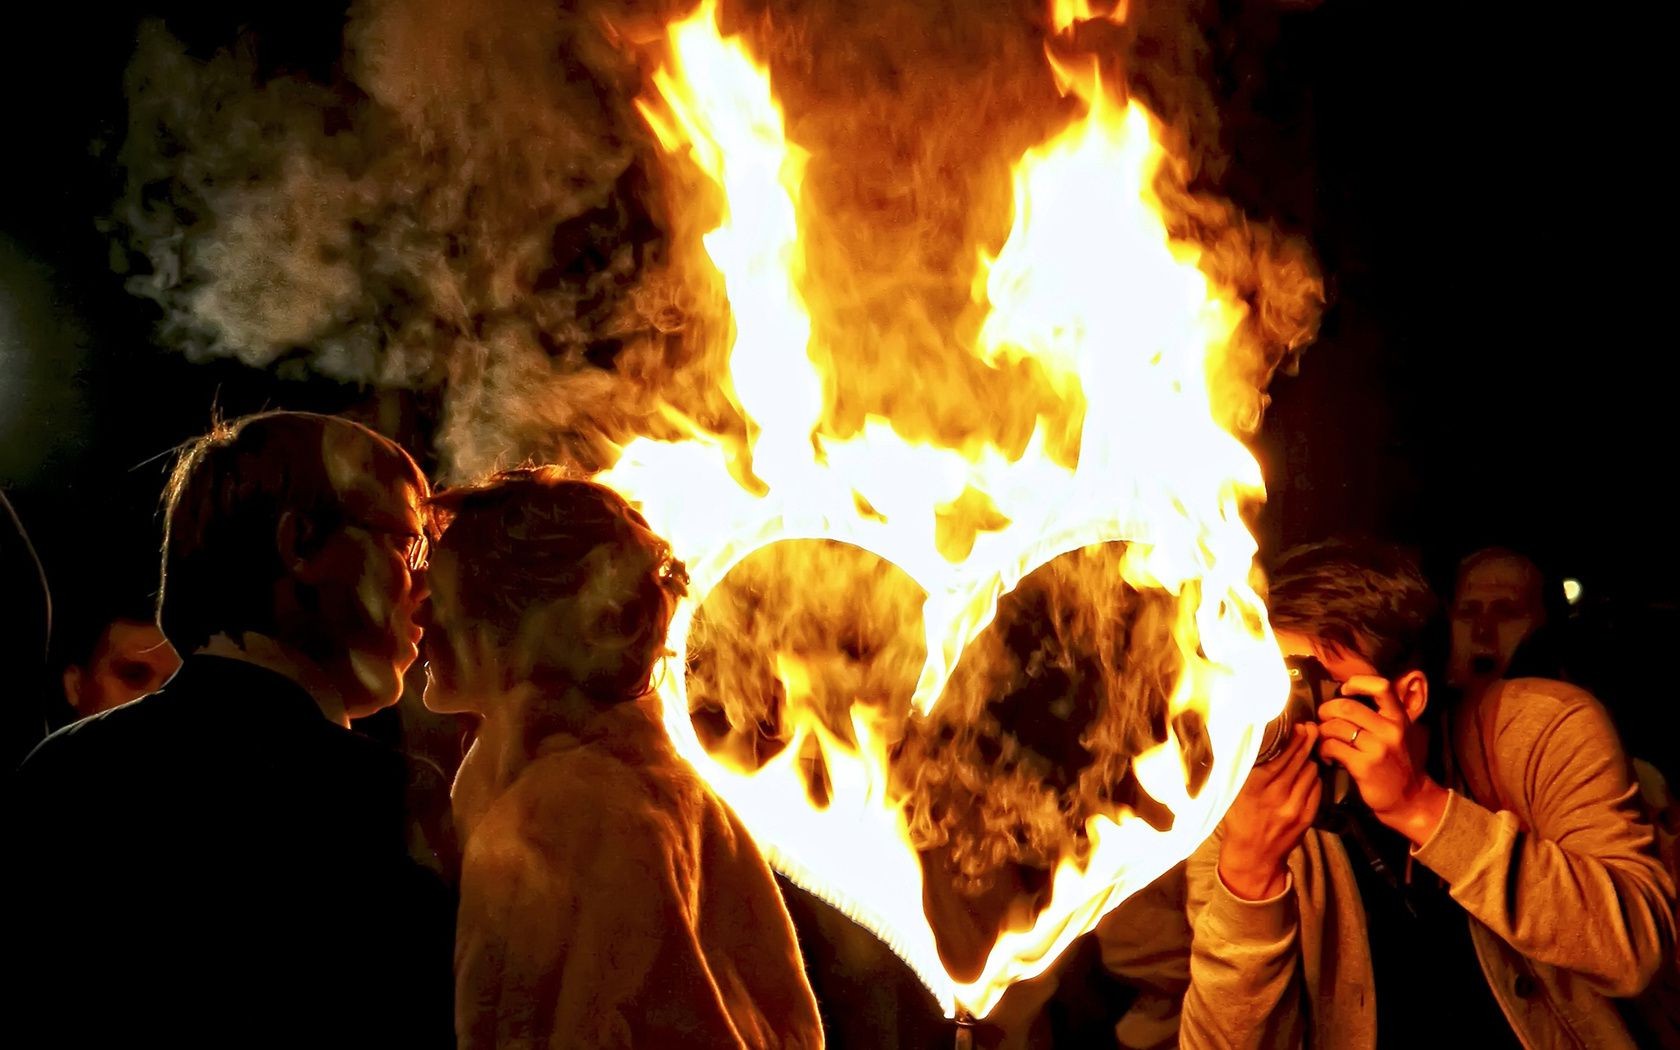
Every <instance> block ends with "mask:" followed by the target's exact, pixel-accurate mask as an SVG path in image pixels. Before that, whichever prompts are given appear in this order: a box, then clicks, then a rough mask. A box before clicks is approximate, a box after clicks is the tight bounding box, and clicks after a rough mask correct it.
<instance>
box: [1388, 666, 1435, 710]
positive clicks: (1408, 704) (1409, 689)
mask: <svg viewBox="0 0 1680 1050" xmlns="http://www.w3.org/2000/svg"><path fill="white" fill-rule="evenodd" d="M1394 696H1395V698H1396V699H1398V700H1399V701H1400V706H1401V707H1403V708H1405V709H1406V720H1407V721H1409V722H1416V721H1417V720H1418V719H1420V718H1422V717H1423V713H1424V712H1425V711H1427V710H1428V709H1429V676H1428V675H1426V674H1424V673H1423V672H1422V671H1407V672H1406V673H1405V674H1403V675H1401V676H1400V677H1399V678H1397V679H1395V682H1394Z"/></svg>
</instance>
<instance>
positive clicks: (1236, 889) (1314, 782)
mask: <svg viewBox="0 0 1680 1050" xmlns="http://www.w3.org/2000/svg"><path fill="white" fill-rule="evenodd" d="M1288 734H1289V736H1288V739H1287V741H1286V742H1285V743H1284V744H1283V746H1282V748H1281V749H1280V750H1279V751H1278V753H1277V754H1276V755H1275V756H1274V757H1273V760H1272V761H1269V762H1265V763H1257V764H1256V765H1255V766H1254V768H1253V769H1252V770H1250V771H1249V774H1248V780H1247V781H1246V782H1245V783H1244V784H1243V787H1242V791H1241V792H1239V793H1238V794H1237V798H1236V801H1234V802H1232V803H1231V808H1230V810H1229V811H1228V812H1227V813H1226V815H1225V839H1224V841H1223V842H1222V843H1221V844H1220V848H1219V877H1220V879H1221V880H1222V881H1223V882H1224V883H1225V887H1226V889H1228V890H1230V891H1231V892H1232V893H1233V894H1235V895H1236V896H1238V897H1241V898H1243V899H1245V900H1265V899H1266V898H1268V897H1275V896H1277V895H1278V894H1279V893H1282V892H1283V890H1284V887H1285V886H1287V885H1288V884H1289V869H1288V867H1287V865H1286V861H1287V860H1288V857H1289V854H1290V852H1291V851H1292V850H1294V848H1295V847H1296V845H1297V844H1299V843H1300V841H1301V836H1303V835H1305V834H1306V832H1307V829H1308V828H1310V827H1312V823H1313V818H1314V817H1315V816H1317V814H1318V804H1319V794H1320V791H1321V790H1322V786H1323V777H1322V775H1321V774H1320V772H1319V768H1318V763H1316V762H1314V761H1313V757H1312V752H1313V744H1314V743H1316V742H1317V740H1318V737H1319V731H1318V726H1316V725H1314V724H1313V723H1312V722H1300V723H1297V724H1294V725H1292V726H1290V727H1289V729H1288Z"/></svg>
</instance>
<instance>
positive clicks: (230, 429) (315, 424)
mask: <svg viewBox="0 0 1680 1050" xmlns="http://www.w3.org/2000/svg"><path fill="white" fill-rule="evenodd" d="M335 430H340V431H342V434H343V436H346V437H349V438H351V439H352V440H356V441H361V442H365V443H366V446H367V447H368V448H369V450H370V451H371V453H372V454H373V455H374V456H375V457H389V459H390V461H391V463H392V465H393V467H395V468H396V472H397V473H399V474H407V475H409V476H410V477H411V479H412V480H413V482H414V484H415V485H416V486H417V487H419V488H420V490H421V492H425V491H426V482H425V478H424V476H423V475H422V474H421V473H420V471H419V468H418V467H416V466H415V465H414V461H413V460H411V459H410V458H409V457H408V454H407V453H405V452H404V451H403V450H402V449H401V448H400V447H398V446H397V445H396V444H395V443H393V442H391V441H389V440H387V439H386V438H384V437H381V436H380V435H379V434H377V433H375V432H374V431H372V430H369V429H368V428H366V427H364V426H362V425H361V424H359V423H354V422H351V421H350V420H348V419H340V418H338V417H336V416H326V415H317V414H315V413H310V412H264V413H261V414H258V415H252V416H245V417H244V418H241V419H236V420H233V421H231V422H226V423H222V422H218V423H217V424H216V425H215V427H214V428H213V429H212V430H211V431H210V433H208V434H206V435H204V436H203V437H200V438H197V439H195V440H194V441H192V442H190V443H189V444H188V445H187V446H186V447H185V448H184V449H183V450H182V452H181V455H180V457H179V458H178V459H177V460H176V462H175V469H174V471H173V472H172V473H171V474H170V478H169V483H168V485H166V486H165V488H164V536H163V573H162V579H161V583H160V587H159V591H158V606H157V609H158V626H159V627H161V628H162V630H163V633H164V637H166V638H168V639H169V640H170V642H172V643H173V644H174V646H175V648H176V649H177V650H179V651H180V652H181V653H182V654H183V655H186V654H189V653H191V652H193V651H194V650H196V649H198V648H200V647H201V646H203V645H204V644H205V643H206V642H207V641H209V640H210V638H211V637H212V636H213V635H216V634H229V635H232V636H234V637H238V636H239V635H241V634H244V633H245V632H247V631H251V632H257V633H267V632H270V631H272V630H273V629H274V593H273V587H274V583H275V581H276V580H278V579H280V577H281V576H282V575H283V574H284V571H285V567H284V566H283V565H281V564H280V552H279V549H278V548H277V547H276V545H275V538H276V529H277V528H278V525H279V522H280V516H281V514H282V513H284V512H286V511H290V512H292V513H294V514H297V515H299V516H301V517H303V518H306V519H308V520H310V521H312V522H314V523H315V524H316V525H317V526H319V527H320V528H322V529H328V528H332V527H335V526H336V525H337V524H339V523H340V520H341V519H342V517H343V498H342V496H341V495H340V493H339V491H338V489H337V488H335V487H334V485H333V479H332V473H331V467H330V465H329V464H328V463H327V462H326V455H325V452H326V447H327V439H328V437H329V436H330V435H331V434H332V432H333V431H335Z"/></svg>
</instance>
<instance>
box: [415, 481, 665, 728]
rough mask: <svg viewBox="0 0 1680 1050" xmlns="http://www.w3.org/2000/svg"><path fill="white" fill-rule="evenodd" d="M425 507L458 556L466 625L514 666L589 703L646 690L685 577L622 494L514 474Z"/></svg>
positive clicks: (459, 602) (444, 495) (459, 600)
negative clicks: (555, 676)
mask: <svg viewBox="0 0 1680 1050" xmlns="http://www.w3.org/2000/svg"><path fill="white" fill-rule="evenodd" d="M431 509H432V511H433V513H434V514H435V515H436V517H437V520H438V521H439V523H440V524H441V525H442V526H443V529H444V531H443V538H442V540H441V541H440V547H441V548H442V549H445V550H449V551H452V552H454V553H455V554H456V555H457V557H458V565H459V568H458V572H457V575H458V579H457V580H456V581H454V582H455V586H456V587H457V588H458V589H457V592H456V593H455V594H454V595H453V598H454V602H455V605H456V608H457V609H458V611H459V614H460V615H461V616H462V617H463V618H464V619H465V621H466V622H468V623H469V624H471V625H473V626H475V627H477V628H480V629H484V630H487V631H489V632H490V635H491V637H492V638H493V639H494V641H495V642H496V643H497V644H498V645H500V646H504V647H509V646H521V647H523V649H524V651H523V652H522V653H521V658H522V660H523V661H524V663H525V666H524V667H523V670H526V671H534V672H537V673H541V672H542V671H545V670H546V671H549V672H557V673H560V674H562V675H564V676H565V677H566V678H567V679H568V680H570V681H572V682H573V683H575V684H576V685H578V686H579V687H581V688H582V689H583V690H584V692H585V693H586V694H587V695H589V696H591V697H592V698H594V699H596V700H598V701H602V702H607V703H613V702H617V701H620V700H627V699H632V698H634V697H636V696H639V695H642V694H643V693H645V692H646V691H647V688H648V685H649V682H650V680H651V678H652V675H653V671H654V668H655V667H656V666H657V664H658V662H659V659H660V658H661V657H662V656H663V655H664V653H665V635H666V632H667V630H668V629H669V628H670V623H671V616H672V613H673V612H674V611H675V609H676V604H677V600H678V599H679V598H680V597H681V596H682V595H683V594H684V593H686V591H687V582H688V575H687V572H686V571H685V570H684V568H683V565H682V563H681V562H679V561H677V560H676V559H675V558H674V557H673V556H672V554H671V549H670V546H669V545H668V544H667V543H666V542H665V541H664V540H662V539H660V538H659V537H658V536H656V535H654V533H653V532H652V531H651V530H650V529H649V528H648V524H647V521H646V520H645V519H644V518H643V517H642V516H641V514H639V513H638V512H637V511H636V510H635V509H634V508H632V507H631V506H630V505H629V504H628V503H626V502H625V500H624V498H623V497H622V496H620V495H619V494H618V493H616V492H614V491H613V490H612V489H610V488H607V487H606V486H605V485H600V484H597V483H595V482H592V481H585V480H582V479H579V478H573V477H568V476H567V474H566V473H565V472H564V471H563V470H561V469H560V468H558V467H522V468H519V469H515V470H507V471H502V472H501V473H498V474H495V475H492V476H491V477H489V478H487V479H485V480H484V481H481V482H479V483H477V484H474V485H470V486H466V487H462V488H455V489H449V490H446V491H444V492H441V493H439V494H437V495H436V496H434V497H433V498H432V500H431ZM443 585H444V581H443V580H442V579H441V578H440V579H439V580H437V586H443ZM440 597H441V596H440ZM562 625H567V626H562ZM561 634H568V635H570V636H569V637H559V635H561Z"/></svg>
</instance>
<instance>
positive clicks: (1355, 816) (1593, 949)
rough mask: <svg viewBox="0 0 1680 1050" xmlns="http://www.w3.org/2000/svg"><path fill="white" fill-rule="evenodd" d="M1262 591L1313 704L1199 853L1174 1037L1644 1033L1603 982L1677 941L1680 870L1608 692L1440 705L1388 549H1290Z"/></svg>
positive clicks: (1417, 598)
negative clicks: (1647, 800)
mask: <svg viewBox="0 0 1680 1050" xmlns="http://www.w3.org/2000/svg"><path fill="white" fill-rule="evenodd" d="M1269 605H1270V609H1271V615H1272V620H1273V624H1274V626H1275V627H1276V629H1277V637H1278V642H1279V645H1280V646H1281V647H1282V649H1283V652H1284V654H1285V655H1286V656H1287V657H1290V658H1291V664H1292V674H1293V675H1294V677H1295V679H1296V681H1297V682H1298V684H1299V687H1300V689H1301V690H1302V691H1303V692H1311V693H1313V695H1312V697H1311V698H1310V699H1308V700H1307V702H1306V705H1305V706H1306V708H1307V709H1308V710H1309V711H1310V710H1311V708H1312V706H1313V701H1318V703H1317V710H1316V716H1317V719H1318V721H1317V724H1313V723H1312V722H1310V721H1304V722H1302V724H1299V725H1296V726H1294V727H1293V729H1292V730H1291V735H1290V736H1289V737H1287V739H1286V742H1285V744H1284V746H1283V747H1282V748H1281V749H1280V750H1281V753H1280V754H1278V755H1277V756H1276V757H1274V758H1272V759H1271V760H1270V761H1267V762H1263V763H1257V764H1256V766H1255V768H1254V770H1253V772H1252V774H1251V775H1250V777H1249V779H1248V782H1247V783H1246V784H1245V785H1244V787H1243V790H1242V793H1241V794H1240V795H1239V797H1238V799H1237V801H1236V802H1235V803H1234V804H1233V805H1232V807H1231V809H1230V811H1229V813H1228V814H1227V815H1226V818H1225V820H1224V822H1223V823H1222V824H1221V826H1220V828H1219V830H1218V831H1216V832H1215V834H1214V835H1213V836H1212V837H1211V838H1210V839H1209V840H1208V841H1207V842H1206V843H1204V844H1203V846H1202V847H1201V848H1200V849H1199V850H1197V852H1196V853H1195V854H1194V855H1193V856H1192V857H1191V860H1190V864H1189V902H1188V911H1189V915H1190V921H1191V925H1192V927H1193V929H1194V938H1193V941H1192V946H1191V961H1190V981H1191V983H1190V990H1189V992H1188V993H1187V994H1186V996H1185V1002H1184V1012H1183V1017H1182V1021H1181V1045H1182V1046H1186V1047H1199V1046H1204V1045H1206V1046H1221V1047H1225V1046H1253V1047H1260V1046H1268V1047H1269V1046H1299V1045H1303V1044H1309V1045H1313V1046H1328V1047H1337V1048H1344V1047H1345V1048H1361V1047H1371V1046H1382V1047H1414V1046H1425V1045H1428V1041H1433V1042H1436V1043H1438V1044H1440V1045H1453V1046H1477V1047H1497V1046H1528V1047H1531V1048H1542V1047H1564V1046H1592V1047H1630V1048H1631V1047H1633V1046H1634V1045H1635V1043H1634V1040H1633V1038H1632V1037H1631V1036H1630V1035H1629V1032H1628V1028H1627V1027H1626V1025H1625V1023H1624V1021H1623V1020H1622V1014H1621V1011H1620V1009H1619V1007H1618V1004H1617V1003H1616V1002H1615V1001H1613V999H1612V998H1611V997H1624V996H1632V995H1636V994H1638V992H1639V991H1640V990H1641V989H1642V988H1643V987H1644V986H1645V984H1646V983H1647V982H1648V981H1649V980H1650V979H1651V975H1652V974H1653V972H1654V971H1655V970H1656V969H1657V967H1658V966H1659V964H1660V963H1661V962H1662V960H1663V959H1664V957H1665V956H1666V954H1667V953H1669V952H1671V951H1672V950H1673V938H1674V930H1673V922H1674V919H1673V894H1674V888H1673V886H1672V885H1671V884H1670V882H1669V879H1668V876H1667V875H1666V874H1665V873H1664V871H1663V869H1662V867H1661V865H1660V864H1659V862H1658V860H1657V856H1656V853H1655V850H1654V848H1653V838H1652V829H1651V827H1650V825H1649V824H1648V823H1647V822H1646V821H1645V820H1644V818H1643V817H1642V816H1641V814H1640V811H1639V809H1638V807H1637V805H1636V804H1635V801H1634V795H1635V792H1636V790H1637V789H1636V787H1635V785H1634V782H1633V778H1632V775H1631V772H1630V769H1629V763H1628V761H1627V758H1626V756H1625V755H1624V754H1623V752H1622V748H1621V744H1620V742H1619V741H1618V740H1617V737H1616V734H1615V731H1614V729H1612V728H1611V725H1610V721H1609V719H1608V718H1607V716H1606V715H1605V713H1604V710H1603V708H1602V707H1601V706H1600V705H1599V704H1598V702H1597V701H1596V700H1594V699H1593V698H1592V697H1591V696H1589V695H1588V694H1586V693H1584V692H1582V691H1581V690H1579V689H1576V688H1574V687H1572V686H1568V685H1565V684H1563V683H1560V682H1551V681H1547V680H1544V679H1523V680H1518V681H1512V682H1507V683H1505V684H1504V688H1503V689H1500V690H1489V691H1486V692H1484V693H1481V694H1479V695H1477V696H1476V697H1475V698H1474V699H1472V700H1469V701H1466V702H1465V703H1463V704H1461V705H1459V706H1458V707H1457V708H1450V707H1449V708H1446V709H1444V710H1443V709H1442V705H1439V704H1437V705H1436V706H1435V707H1431V704H1430V701H1431V700H1432V699H1436V698H1435V697H1432V696H1431V682H1430V678H1429V675H1428V674H1427V673H1426V672H1427V671H1429V670H1433V667H1434V664H1433V661H1431V660H1429V659H1427V657H1426V650H1427V649H1428V648H1429V646H1428V645H1426V642H1428V641H1431V640H1433V638H1434V637H1435V631H1436V629H1437V627H1438V624H1439V621H1438V616H1439V611H1438V607H1437V603H1436V601H1435V599H1434V597H1433V595H1432V594H1431V593H1430V591H1429V588H1428V585H1427V584H1426V583H1425V582H1424V581H1423V578H1422V576H1421V575H1420V574H1419V573H1418V571H1417V569H1416V567H1415V564H1414V563H1413V562H1412V561H1411V559H1410V558H1409V557H1407V556H1406V555H1405V554H1404V553H1403V552H1400V551H1398V550H1396V549H1393V548H1389V547H1383V546H1374V545H1373V546H1360V545H1355V544H1349V543H1325V544H1317V545H1313V546H1310V547H1304V548H1298V549H1296V550H1295V551H1292V552H1290V553H1288V554H1286V555H1285V556H1284V558H1283V559H1282V560H1281V562H1280V564H1279V565H1278V566H1277V568H1276V571H1275V572H1274V574H1273V579H1272V584H1271V595H1270V600H1269ZM1294 706H1295V705H1294V704H1292V707H1294ZM1344 776H1345V778H1346V780H1347V781H1348V783H1349V786H1350V788H1351V790H1349V791H1348V792H1347V794H1346V797H1345V798H1342V799H1340V800H1334V799H1333V800H1330V801H1329V802H1327V801H1326V795H1327V794H1331V793H1334V791H1335V787H1336V784H1337V781H1338V779H1340V778H1341V777H1344ZM1327 785H1328V787H1327Z"/></svg>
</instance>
